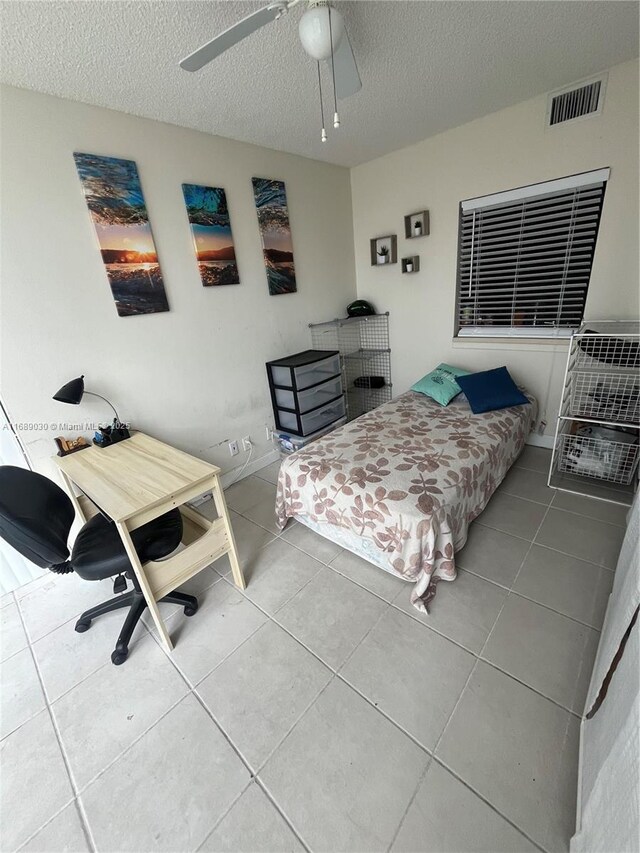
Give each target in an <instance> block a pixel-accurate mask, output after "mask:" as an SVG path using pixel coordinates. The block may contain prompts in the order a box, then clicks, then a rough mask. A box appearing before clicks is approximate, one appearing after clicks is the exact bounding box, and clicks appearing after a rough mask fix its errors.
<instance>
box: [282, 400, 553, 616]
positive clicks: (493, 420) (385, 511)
mask: <svg viewBox="0 0 640 853" xmlns="http://www.w3.org/2000/svg"><path fill="white" fill-rule="evenodd" d="M522 390H523V393H524V394H525V395H526V396H527V397H528V399H529V400H530V401H531V405H521V406H513V407H511V408H509V409H501V410H499V411H496V412H487V413H485V414H481V415H474V414H473V413H472V412H471V409H470V408H469V404H468V402H467V400H466V397H465V396H464V394H460V395H458V397H456V399H455V400H453V401H452V402H451V403H450V404H449V405H448V406H447V407H446V408H445V407H442V406H440V405H439V404H438V403H436V402H434V401H433V400H431V399H430V398H429V397H426V396H425V395H423V394H418V393H416V392H414V391H407V392H406V393H405V394H402V395H401V396H399V397H397V398H396V399H395V400H392V401H391V402H389V403H385V404H384V405H382V406H379V407H378V408H377V409H374V410H373V411H371V412H368V413H367V414H365V415H362V416H361V417H359V418H357V419H356V420H354V421H351V422H350V423H348V424H346V425H345V426H343V427H340V428H339V429H337V430H335V431H334V432H331V433H329V434H328V435H327V436H326V437H324V438H320V439H318V440H317V441H314V442H313V443H312V444H310V445H309V446H308V447H306V448H304V449H302V450H299V451H297V452H296V453H293V454H292V455H291V456H289V457H287V458H286V459H285V460H284V461H283V463H282V465H281V467H280V474H279V477H278V488H277V494H276V516H277V519H278V524H279V525H280V527H284V525H285V524H286V522H287V519H288V518H289V517H291V516H299V517H301V519H302V520H303V521H307V520H308V522H309V524H310V525H311V526H312V527H313V529H315V530H318V531H319V532H320V533H322V532H323V529H326V530H327V536H328V538H330V539H331V538H334V539H336V540H337V541H341V542H344V543H349V542H350V541H352V542H353V543H354V547H353V550H355V551H356V553H363V551H364V550H366V551H367V552H368V553H369V554H371V555H372V557H371V559H372V562H375V563H376V564H378V565H381V566H383V567H384V568H386V569H387V570H388V571H391V572H392V573H393V574H396V575H399V576H400V577H403V578H404V579H405V580H410V581H414V582H415V586H414V587H413V591H412V594H411V601H412V603H413V604H414V606H415V607H417V608H418V609H419V610H425V611H427V610H428V604H429V602H430V601H431V599H432V598H433V596H434V595H435V585H436V582H437V581H438V580H448V581H452V580H454V579H455V577H456V568H455V559H454V555H455V552H456V551H458V550H460V549H461V548H462V547H463V546H464V544H465V542H466V540H467V531H468V528H469V524H470V523H471V522H472V521H473V519H474V518H476V517H477V516H478V515H479V514H480V513H481V512H482V510H483V509H484V508H485V506H486V505H487V503H488V501H489V498H490V497H491V495H492V494H493V492H494V491H495V489H496V488H497V487H498V485H499V484H500V482H501V481H502V479H503V477H504V476H505V474H506V473H507V471H508V470H509V468H510V467H511V465H512V464H513V462H514V461H515V459H516V458H517V457H518V455H519V454H520V452H521V451H522V448H523V446H524V443H525V440H526V438H527V435H528V434H529V431H530V429H531V427H532V425H533V423H534V422H535V419H536V416H537V404H536V401H535V398H534V397H532V396H531V395H530V394H528V393H527V391H525V390H524V389H522ZM363 540H366V542H364V543H363ZM363 544H365V545H366V548H364V549H363V547H362V546H363ZM347 547H349V545H348V544H347Z"/></svg>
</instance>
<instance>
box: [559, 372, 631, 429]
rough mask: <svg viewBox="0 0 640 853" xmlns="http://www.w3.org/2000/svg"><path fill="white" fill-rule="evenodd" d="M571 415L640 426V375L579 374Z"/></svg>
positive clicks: (573, 388)
mask: <svg viewBox="0 0 640 853" xmlns="http://www.w3.org/2000/svg"><path fill="white" fill-rule="evenodd" d="M570 381H571V392H570V402H569V407H568V411H567V414H568V415H570V416H571V417H575V418H591V419H593V420H601V421H609V422H616V423H628V424H637V423H639V422H640V373H637V372H636V373H627V372H622V371H620V372H618V373H615V372H611V373H609V372H600V371H589V370H578V371H575V372H574V373H573V375H572V376H571V380H570Z"/></svg>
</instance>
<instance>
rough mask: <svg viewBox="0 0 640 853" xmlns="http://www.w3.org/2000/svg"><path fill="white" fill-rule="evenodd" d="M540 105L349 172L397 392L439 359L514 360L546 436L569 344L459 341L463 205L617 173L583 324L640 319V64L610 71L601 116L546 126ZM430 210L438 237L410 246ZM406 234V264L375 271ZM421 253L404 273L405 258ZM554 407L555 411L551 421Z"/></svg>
mask: <svg viewBox="0 0 640 853" xmlns="http://www.w3.org/2000/svg"><path fill="white" fill-rule="evenodd" d="M545 109H546V96H541V97H538V98H534V99H532V100H529V101H526V102H524V103H521V104H518V105H516V106H514V107H509V108H508V109H505V110H501V111H500V112H497V113H494V114H492V115H488V116H485V117H484V118H481V119H478V120H477V121H473V122H470V123H469V124H466V125H463V126H462V127H458V128H455V129H453V130H449V131H447V132H446V133H442V134H440V135H438V136H434V137H432V138H430V139H427V140H425V141H424V142H421V143H419V144H417V145H412V146H411V147H409V148H404V149H402V150H401V151H396V152H394V153H392V154H389V155H387V156H385V157H381V158H379V159H377V160H373V161H371V162H369V163H366V164H364V165H361V166H357V167H356V168H354V169H352V171H351V190H352V198H353V216H354V238H355V254H356V274H357V283H358V296H359V297H360V298H365V299H371V300H372V302H373V303H374V304H375V306H376V308H377V309H378V310H379V311H385V310H388V311H390V312H391V337H392V340H391V347H392V372H393V378H394V392H395V393H400V392H402V391H405V390H406V389H407V388H408V387H409V386H410V385H412V384H413V382H415V381H416V380H417V379H419V378H420V377H421V376H422V375H424V374H425V373H427V372H428V371H429V370H431V369H432V368H433V367H435V366H436V365H437V364H438V362H440V361H446V362H450V363H453V364H457V365H459V366H461V367H467V368H471V369H476V370H482V369H486V368H489V367H498V366H500V365H502V364H506V365H507V366H508V367H509V369H510V370H511V372H512V374H513V376H514V378H515V379H517V380H519V381H521V382H524V383H525V384H526V385H527V387H528V388H529V389H530V390H531V391H532V392H533V393H535V394H536V396H537V397H538V399H539V401H540V403H541V409H540V415H541V417H543V416H544V417H545V418H546V421H547V428H546V432H547V435H549V434H551V433H552V432H553V430H554V428H555V423H554V418H555V416H556V414H557V410H558V405H559V395H560V391H561V386H562V379H563V374H564V363H565V358H566V344H548V343H539V342H537V343H531V344H528V343H524V342H521V343H513V342H512V341H511V342H507V343H497V344H496V343H488V342H482V343H479V342H478V341H477V340H476V341H473V340H461V341H453V329H454V309H455V291H456V251H457V239H458V208H459V203H460V201H462V199H466V198H472V197H475V196H480V195H485V194H487V193H491V192H497V191H499V190H506V189H511V188H513V187H518V186H522V185H524V184H532V183H536V182H538V181H544V180H548V179H552V178H560V177H562V176H564V175H570V174H574V173H576V172H582V171H586V170H589V169H595V168H598V167H601V166H610V167H611V178H610V181H609V185H608V187H607V191H606V197H605V202H604V210H603V216H602V222H601V228H600V233H599V237H598V245H597V249H596V255H595V261H594V266H593V272H592V277H591V284H590V288H589V296H588V301H587V306H586V314H585V316H586V317H587V318H588V319H598V318H600V319H602V318H606V319H618V318H621V319H636V320H637V319H638V63H637V61H634V62H628V63H624V64H622V65H618V66H616V67H614V68H612V69H610V71H609V80H608V86H607V91H606V98H605V102H604V111H603V112H602V114H601V115H600V116H598V117H595V118H591V119H588V120H582V121H577V122H574V123H573V124H570V125H566V126H565V127H557V128H550V129H546V128H545ZM425 208H427V209H428V210H429V211H430V216H431V233H430V235H429V236H428V237H425V238H423V239H418V240H405V239H404V222H403V220H404V216H405V215H406V214H408V213H413V212H415V211H417V210H422V209H425ZM389 233H397V234H398V264H397V266H390V267H371V265H370V258H369V240H370V239H371V238H372V237H377V236H380V235H384V234H389ZM413 254H419V255H420V272H419V273H416V274H412V275H401V272H400V258H401V257H403V256H407V255H413ZM545 411H546V415H545V414H544V413H545Z"/></svg>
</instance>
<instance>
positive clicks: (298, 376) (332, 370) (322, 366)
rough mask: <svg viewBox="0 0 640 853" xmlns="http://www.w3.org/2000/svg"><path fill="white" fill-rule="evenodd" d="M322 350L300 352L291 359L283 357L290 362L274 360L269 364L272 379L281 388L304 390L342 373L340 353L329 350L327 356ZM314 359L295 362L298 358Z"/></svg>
mask: <svg viewBox="0 0 640 853" xmlns="http://www.w3.org/2000/svg"><path fill="white" fill-rule="evenodd" d="M324 355H325V353H324V352H322V351H321V350H307V351H306V352H304V353H298V355H297V356H292V357H291V358H290V359H281V360H280V361H281V362H286V361H289V362H290V364H281V363H278V362H272V363H270V364H269V365H268V367H269V370H270V373H271V381H272V383H273V385H274V386H277V387H279V388H293V389H295V390H297V391H302V390H303V389H305V388H309V387H311V385H318V384H319V383H320V382H325V381H326V380H327V379H331V378H332V377H333V376H337V375H338V374H339V373H340V354H339V353H338V352H328V353H326V356H327V357H325V358H323V356H324ZM305 357H306V358H308V359H313V360H309V361H308V362H307V363H300V364H295V361H296V360H299V361H303V360H304V358H305Z"/></svg>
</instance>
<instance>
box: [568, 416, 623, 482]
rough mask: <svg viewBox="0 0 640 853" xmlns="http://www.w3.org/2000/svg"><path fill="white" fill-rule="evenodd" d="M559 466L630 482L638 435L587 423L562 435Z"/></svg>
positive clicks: (573, 470)
mask: <svg viewBox="0 0 640 853" xmlns="http://www.w3.org/2000/svg"><path fill="white" fill-rule="evenodd" d="M559 439H560V442H559V446H558V469H559V470H560V471H564V472H565V473H567V474H581V475H583V476H587V477H593V478H595V479H597V480H606V481H607V482H609V483H618V484H620V485H628V484H629V483H631V481H632V479H633V475H634V473H635V470H636V466H637V464H638V436H637V435H634V434H631V433H624V432H621V431H620V430H616V429H611V428H608V427H601V426H595V427H585V428H581V429H580V431H579V432H577V433H575V434H567V433H565V434H563V435H560V436H559Z"/></svg>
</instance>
